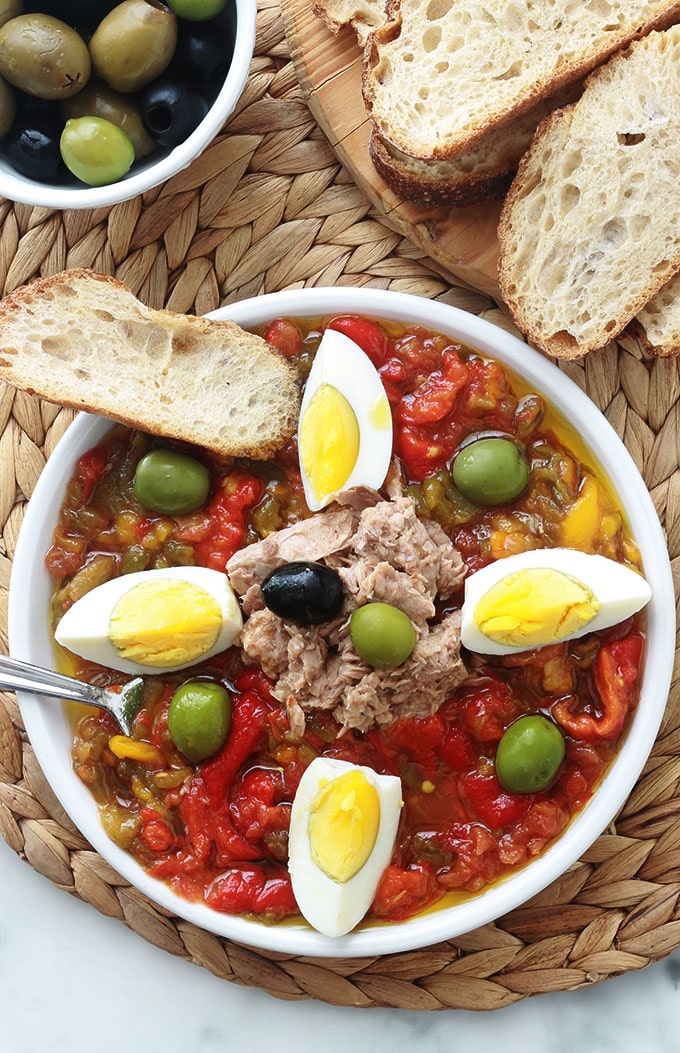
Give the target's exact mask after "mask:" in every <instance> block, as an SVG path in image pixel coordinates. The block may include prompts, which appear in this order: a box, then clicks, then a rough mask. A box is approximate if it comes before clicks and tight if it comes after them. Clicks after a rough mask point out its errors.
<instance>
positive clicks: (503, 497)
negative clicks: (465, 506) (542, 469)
mask: <svg viewBox="0 0 680 1053" xmlns="http://www.w3.org/2000/svg"><path fill="white" fill-rule="evenodd" d="M451 475H452V478H453V482H454V484H455V486H456V489H457V490H458V491H459V492H460V493H461V494H462V495H463V497H465V498H467V500H468V501H472V503H473V504H476V505H503V504H505V503H506V502H508V501H514V500H515V498H517V497H519V495H520V494H521V493H522V492H523V491H524V490H525V488H526V485H527V483H528V482H529V466H528V464H527V462H526V461H525V459H524V457H523V456H522V454H521V453H520V451H519V449H518V447H517V444H516V443H515V442H513V440H512V439H503V438H496V437H491V438H485V439H475V441H474V442H470V443H468V445H467V446H464V447H463V448H462V450H460V452H459V453H457V454H456V456H455V458H454V461H453V467H452V469H451Z"/></svg>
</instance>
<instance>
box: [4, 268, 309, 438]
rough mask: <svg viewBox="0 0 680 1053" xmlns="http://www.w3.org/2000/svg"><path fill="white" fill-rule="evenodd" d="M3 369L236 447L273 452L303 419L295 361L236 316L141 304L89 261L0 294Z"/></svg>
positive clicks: (108, 408) (153, 428) (23, 381)
mask: <svg viewBox="0 0 680 1053" xmlns="http://www.w3.org/2000/svg"><path fill="white" fill-rule="evenodd" d="M0 377H1V378H2V379H4V380H6V381H8V382H9V383H10V384H13V385H14V386H15V387H19V388H21V389H23V390H26V391H30V392H31V393H33V394H38V395H40V396H41V397H43V398H45V399H47V400H48V401H51V402H56V403H60V404H62V405H65V406H73V407H75V408H78V409H85V410H89V411H90V412H95V413H100V414H102V415H103V416H107V417H110V418H111V419H112V420H117V421H122V422H123V423H126V424H130V425H131V426H133V427H138V428H140V429H142V430H145V431H148V432H151V433H152V434H159V435H166V436H168V437H172V438H178V439H182V440H184V441H187V442H192V443H195V444H197V445H200V446H204V447H205V448H207V449H211V450H214V451H216V452H218V453H221V454H225V455H233V456H252V457H269V456H271V455H272V454H273V453H274V452H275V451H276V450H277V449H278V448H280V447H281V446H282V445H283V443H285V441H286V440H287V439H288V438H289V437H290V436H291V435H292V433H293V432H294V430H295V427H296V425H297V416H298V411H299V400H300V390H299V384H298V381H297V376H296V373H295V370H294V369H293V367H292V366H291V364H290V363H289V362H288V361H287V360H286V359H285V358H283V356H281V355H279V354H278V352H276V351H275V350H274V349H273V348H272V347H270V345H268V344H267V343H266V342H265V341H264V340H263V339H262V338H260V337H258V336H254V335H253V334H251V333H248V332H246V331H245V330H243V329H241V328H240V327H239V326H237V325H235V324H234V323H233V322H230V321H215V320H212V319H208V318H198V317H194V316H184V315H179V314H176V313H174V312H172V311H157V310H153V309H151V308H148V307H146V306H145V305H144V304H142V303H141V302H140V301H139V300H137V298H136V297H135V296H134V295H133V294H132V293H131V292H130V290H128V289H127V288H126V287H125V286H124V285H123V284H122V283H120V282H118V281H117V280H116V279H114V278H111V277H108V276H104V275H97V274H94V273H92V272H89V271H86V270H77V271H65V272H62V273H61V274H58V275H55V276H54V277H53V278H48V279H44V280H42V279H41V280H38V281H36V282H34V283H32V284H31V285H28V286H24V287H22V288H21V289H19V290H17V291H16V292H14V293H12V294H10V295H9V296H8V297H6V298H5V299H4V300H3V301H1V302H0Z"/></svg>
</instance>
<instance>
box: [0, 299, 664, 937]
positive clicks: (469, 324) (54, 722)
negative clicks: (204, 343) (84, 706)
mask: <svg viewBox="0 0 680 1053" xmlns="http://www.w3.org/2000/svg"><path fill="white" fill-rule="evenodd" d="M347 312H352V313H356V314H363V315H366V316H369V317H370V316H373V317H376V318H384V319H392V320H396V321H405V322H413V323H418V324H421V325H424V326H426V327H428V328H430V329H433V330H435V331H438V332H441V333H445V334H448V335H449V336H451V337H453V338H454V339H456V340H460V341H461V342H463V343H465V344H467V345H469V346H471V347H473V348H476V349H477V350H478V351H479V352H481V353H482V354H483V355H488V356H490V357H494V358H496V359H498V360H499V361H500V362H501V363H503V364H504V365H506V366H508V367H510V368H511V369H512V370H514V371H515V372H517V373H519V374H521V375H522V376H523V377H524V378H525V379H526V380H527V381H528V383H529V384H530V385H531V387H532V388H533V389H534V390H536V391H538V392H540V393H542V394H543V395H545V396H546V398H547V399H548V400H550V402H552V404H553V405H554V406H555V407H556V408H557V409H558V410H559V411H560V412H561V413H562V414H563V415H564V416H565V417H567V418H568V419H569V420H570V421H571V422H572V424H573V425H574V427H575V428H576V429H577V431H578V432H579V434H580V435H581V436H582V438H583V441H584V442H585V443H586V444H587V446H588V447H590V449H591V450H592V451H593V452H594V453H595V454H596V457H597V459H598V460H599V462H600V464H601V466H602V468H603V470H604V472H605V473H606V475H607V476H608V477H609V479H610V480H611V483H612V485H613V487H614V489H615V490H616V492H617V493H618V495H619V498H620V499H621V501H622V503H623V506H624V508H625V512H626V515H627V517H628V521H629V525H630V529H631V531H632V534H633V536H634V537H635V539H636V541H637V543H638V545H639V547H640V550H641V555H642V560H643V569H644V573H645V576H646V578H647V580H648V581H649V583H650V585H651V587H652V590H653V597H652V600H651V602H650V604H649V606H648V608H647V625H648V641H647V649H646V655H645V661H644V670H643V674H642V687H641V696H640V702H639V705H638V707H637V710H636V712H635V714H634V717H633V720H632V723H631V726H630V729H629V732H628V734H627V736H626V739H625V741H624V742H623V744H622V746H621V750H620V753H619V755H618V757H617V759H616V761H615V763H614V764H613V766H612V767H611V769H610V770H609V772H608V774H607V775H606V777H605V779H604V780H603V782H602V783H601V785H600V786H599V788H598V790H597V792H596V793H595V795H594V796H593V798H592V799H591V801H590V802H589V803H588V805H587V806H586V807H585V809H584V810H583V811H582V812H581V813H580V814H579V815H578V817H577V818H576V819H574V820H573V821H572V822H571V823H570V825H569V826H568V828H567V829H566V830H565V832H564V833H563V834H562V835H561V837H560V838H559V839H558V840H557V841H556V842H555V843H554V844H553V845H551V846H550V847H549V848H548V849H547V850H546V851H545V852H544V853H543V854H542V855H541V856H539V857H538V858H537V859H536V860H534V861H533V862H531V863H530V864H529V865H527V866H526V867H524V868H523V869H522V870H521V871H518V872H516V873H515V874H513V875H511V876H509V877H507V878H505V879H504V880H502V881H500V882H498V883H497V884H494V885H492V886H490V887H489V888H487V889H486V890H485V891H483V892H482V893H480V894H479V895H477V896H476V897H472V898H470V899H468V900H467V901H466V902H463V903H460V904H459V905H456V906H452V907H446V908H445V907H442V908H440V909H435V910H434V911H431V912H429V913H426V914H424V915H422V916H421V917H416V918H413V919H412V920H410V921H407V922H404V923H400V924H396V923H391V924H387V925H386V924H375V925H368V926H367V927H365V928H361V929H359V930H357V931H355V932H352V933H350V934H349V935H347V936H343V937H340V938H337V939H332V938H329V937H326V936H323V935H321V934H320V933H318V932H315V931H313V930H311V929H310V928H308V927H306V926H305V925H304V924H302V923H300V924H290V923H285V924H281V925H278V926H277V925H274V926H271V925H269V926H268V925H264V924H260V923H258V922H254V921H247V920H245V919H243V918H239V917H230V916H228V915H225V914H219V913H217V912H215V911H213V910H211V909H210V908H208V907H206V906H204V905H202V904H198V905H197V904H193V903H189V902H187V901H186V900H184V899H180V898H179V897H177V896H176V895H175V894H174V893H172V892H171V891H170V890H169V888H167V887H166V886H165V885H164V884H162V883H160V882H159V881H157V880H155V879H153V878H150V877H149V876H148V875H147V874H145V873H144V871H143V870H142V869H141V867H140V866H139V865H138V864H137V863H136V862H135V861H134V860H133V859H132V857H131V856H129V855H128V854H127V853H125V852H124V851H122V850H121V849H119V848H118V847H117V846H116V845H115V844H114V843H113V842H112V841H110V840H109V839H108V837H107V836H106V835H105V834H104V831H103V829H102V827H101V825H100V822H99V819H98V817H97V808H96V805H95V803H94V801H93V799H92V797H91V796H90V793H89V792H88V790H87V789H86V788H85V787H84V785H83V784H82V783H81V782H80V780H79V779H78V778H77V777H76V775H75V774H74V772H73V770H72V767H71V760H70V747H71V732H70V730H69V727H68V724H67V721H66V717H65V714H64V712H63V708H62V706H61V705H60V704H59V703H58V702H50V701H46V700H45V699H40V698H38V697H37V696H33V695H31V694H28V693H20V695H19V701H20V706H21V713H22V716H23V719H24V721H25V725H26V730H27V732H28V735H29V737H30V740H31V743H32V745H33V748H34V749H35V752H36V755H37V758H38V761H39V763H40V765H41V766H42V769H43V771H44V773H45V775H46V776H47V778H48V780H49V782H50V783H51V785H52V787H53V789H54V790H55V792H56V794H57V796H58V798H59V800H60V801H61V803H62V804H63V806H64V808H65V809H66V811H67V812H68V813H69V814H70V816H71V818H72V819H73V821H74V823H75V824H76V825H77V826H78V828H79V829H80V830H81V831H82V833H83V834H84V835H85V837H86V838H87V839H88V840H89V841H90V843H91V844H92V845H93V846H94V847H95V848H96V849H97V851H98V852H99V853H100V854H101V855H102V856H103V857H104V858H105V859H106V860H108V862H109V863H110V864H111V865H112V866H113V867H114V868H115V869H116V870H117V871H118V872H119V873H120V874H121V875H122V876H123V877H124V878H126V879H127V880H128V881H130V882H131V883H132V884H133V885H135V886H136V887H137V888H138V889H140V890H141V891H142V892H144V893H145V894H146V895H147V896H148V897H149V898H150V899H151V900H154V901H155V902H156V903H158V904H160V905H161V906H162V907H164V908H165V909H166V910H169V911H171V912H172V913H174V914H176V915H178V916H179V917H182V918H185V919H187V920H189V921H191V922H194V923H195V924H196V925H198V926H200V927H202V928H203V929H206V930H208V931H210V932H213V933H216V934H218V935H221V936H226V937H229V938H231V939H233V940H236V941H239V942H242V943H245V944H248V945H250V946H253V947H260V948H267V949H270V950H275V951H282V952H285V953H289V954H304V955H312V956H316V957H356V956H362V955H376V954H388V953H393V952H398V951H404V950H409V949H413V948H416V947H422V946H427V945H430V944H433V943H437V942H438V941H440V940H444V939H449V938H454V937H456V936H459V935H461V934H462V933H465V932H469V931H471V930H472V929H475V928H477V927H478V926H480V925H484V924H486V923H488V922H490V921H493V920H494V919H496V918H499V917H500V916H501V915H503V914H505V913H507V912H508V911H510V910H512V909H514V908H516V907H518V906H519V905H520V904H521V903H523V902H525V901H526V900H527V899H529V898H530V897H531V896H533V895H535V894H536V893H538V892H539V891H540V890H541V889H543V888H544V887H545V886H546V885H548V884H550V882H552V881H553V880H555V879H556V878H557V877H558V876H559V875H560V874H561V873H563V872H564V871H565V870H566V869H567V868H568V867H569V866H570V865H571V864H572V863H574V862H575V861H576V860H577V859H579V858H580V856H581V855H582V854H583V852H584V851H585V850H586V849H587V848H588V847H589V845H591V844H592V842H593V841H594V840H595V839H596V838H597V837H598V836H599V835H600V833H601V832H602V831H603V830H604V829H605V827H606V826H607V825H608V824H609V823H610V821H611V820H612V819H613V818H614V816H615V815H616V813H617V812H618V811H619V810H620V808H621V807H622V805H623V804H624V802H625V800H626V798H627V797H628V795H629V793H630V791H631V789H632V788H633V786H634V784H635V782H636V780H637V778H638V775H639V774H640V772H641V770H642V767H643V765H644V763H645V760H646V758H647V756H648V754H649V751H650V750H651V748H652V745H653V743H654V739H655V737H656V733H657V730H658V727H659V723H660V721H661V717H662V714H663V711H664V708H665V705H666V700H667V694H668V688H669V685H670V679H671V670H672V666H673V655H674V650H675V599H674V591H673V584H672V578H671V571H670V564H669V559H668V554H667V549H666V544H665V540H664V537H663V533H662V531H661V528H660V525H659V521H658V518H657V515H656V512H655V509H654V506H653V504H652V501H651V499H650V496H649V494H648V492H647V489H646V487H645V485H644V483H643V481H642V479H641V477H640V475H639V474H638V472H637V470H636V468H635V465H634V463H633V461H632V459H631V457H630V455H629V454H628V452H627V450H626V449H625V447H624V446H623V445H622V443H621V442H620V440H619V439H618V437H617V435H616V434H615V432H614V431H613V430H612V428H611V427H610V425H609V424H608V423H607V421H606V420H605V418H604V417H603V416H602V415H601V413H600V412H599V411H598V410H597V409H596V407H595V406H594V404H593V403H592V402H591V401H590V400H589V399H588V398H587V396H586V395H584V394H583V392H582V391H581V390H580V389H579V388H578V387H577V386H576V385H575V384H574V383H573V382H572V381H570V380H569V379H568V378H567V377H566V376H565V375H564V374H563V373H562V372H560V370H558V369H557V367H556V366H555V365H554V364H553V363H551V362H549V361H548V360H547V359H545V358H543V357H542V356H541V355H539V354H538V353H537V352H536V351H534V350H532V349H531V348H529V347H527V346H526V345H525V344H523V343H521V342H520V341H519V340H518V339H516V338H515V337H513V336H511V335H509V334H508V333H507V332H505V331H504V330H502V329H500V328H497V327H496V326H494V325H492V324H490V323H489V322H486V321H483V320H481V319H479V318H477V317H475V316H473V315H469V314H465V313H464V312H462V311H459V310H457V309H455V308H453V307H449V306H447V305H444V304H440V303H433V302H431V301H428V300H425V299H420V298H418V297H414V296H409V295H403V294H400V293H392V292H385V291H381V290H374V289H343V288H334V289H303V290H299V291H294V292H280V293H273V294H270V295H266V296H261V297H257V298H254V299H251V300H246V301H244V302H242V303H239V304H233V305H231V306H229V307H228V308H224V309H221V310H220V311H217V312H215V317H229V318H233V319H234V320H235V321H237V322H238V323H239V324H241V325H242V326H244V327H245V328H249V327H255V326H258V325H260V324H262V323H265V322H267V321H269V320H270V319H272V318H275V317H295V316H298V317H304V316H308V317H320V316H325V315H328V314H333V313H347ZM109 427H110V422H107V421H105V420H102V419H101V418H98V417H94V416H91V415H87V414H81V415H80V416H79V417H78V418H77V419H76V421H75V422H74V423H73V425H72V426H71V427H70V428H69V429H68V431H67V432H66V434H65V435H64V437H63V439H62V440H61V442H60V443H59V445H58V446H57V449H56V450H55V452H54V453H53V455H52V456H51V458H50V459H49V461H48V463H47V466H46V468H45V470H44V471H43V474H42V476H41V478H40V479H39V481H38V485H37V487H36V490H35V493H34V495H33V497H32V499H31V501H30V503H29V506H28V509H27V512H26V516H25V519H24V523H23V527H22V530H21V533H20V536H19V541H18V545H17V550H16V555H15V557H14V563H13V569H12V577H11V586H10V604H9V633H10V637H9V638H10V648H11V652H12V654H13V655H15V656H16V657H18V658H23V659H25V660H28V661H30V662H34V663H38V664H42V665H48V666H52V665H53V654H52V646H51V640H50V634H49V631H48V626H47V610H48V603H49V597H50V592H51V585H50V581H49V578H48V575H47V572H46V571H45V569H44V565H43V559H42V557H43V554H44V553H45V552H46V551H47V549H48V547H49V544H50V541H51V534H52V530H53V527H54V524H55V522H56V519H57V517H58V512H59V506H60V503H61V500H62V495H63V493H64V489H65V486H66V483H67V481H68V479H69V478H70V476H71V473H72V470H73V465H74V462H75V460H76V458H77V457H78V455H79V454H81V453H82V452H83V451H85V450H86V449H88V448H89V447H90V446H92V445H93V444H95V443H96V442H97V440H98V439H99V438H100V437H101V436H102V435H103V434H104V433H105V432H106V431H107V429H108V428H109Z"/></svg>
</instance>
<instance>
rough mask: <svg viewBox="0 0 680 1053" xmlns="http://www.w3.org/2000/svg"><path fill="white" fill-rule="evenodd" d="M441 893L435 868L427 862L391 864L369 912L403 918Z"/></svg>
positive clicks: (392, 918)
mask: <svg viewBox="0 0 680 1053" xmlns="http://www.w3.org/2000/svg"><path fill="white" fill-rule="evenodd" d="M441 894H442V893H441V890H440V889H439V886H438V884H437V877H436V874H435V871H434V868H433V867H432V866H430V865H429V864H428V863H414V864H412V865H411V866H408V867H403V866H397V865H396V864H390V865H389V866H388V867H386V868H385V870H384V871H383V873H382V876H381V878H380V882H379V884H378V887H377V889H376V893H375V896H374V899H373V904H372V906H371V911H370V913H371V915H372V916H373V917H375V918H383V919H385V920H387V919H389V920H390V921H404V920H405V919H406V918H410V917H411V916H412V915H413V914H415V913H416V912H418V911H421V910H423V909H424V908H425V907H427V906H429V905H430V904H432V903H434V902H436V900H438V899H439V898H440V896H441Z"/></svg>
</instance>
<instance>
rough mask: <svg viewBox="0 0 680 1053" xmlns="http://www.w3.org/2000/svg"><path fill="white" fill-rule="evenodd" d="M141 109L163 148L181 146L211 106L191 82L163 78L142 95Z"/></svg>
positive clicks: (152, 135)
mask: <svg viewBox="0 0 680 1053" xmlns="http://www.w3.org/2000/svg"><path fill="white" fill-rule="evenodd" d="M140 109H141V113H142V120H143V121H144V126H145V128H146V130H147V131H148V133H149V135H150V136H151V137H152V138H153V139H155V140H156V142H157V143H158V144H159V145H160V146H177V145H178V144H179V143H181V142H184V140H185V139H186V138H187V136H189V135H191V133H192V132H193V131H194V129H195V128H197V127H198V125H199V124H200V123H201V121H202V120H203V118H204V117H205V115H206V113H207V112H208V109H209V105H208V102H207V100H206V99H205V98H204V97H203V95H202V94H201V93H200V91H198V90H197V89H196V88H194V87H192V86H191V85H190V84H188V83H187V82H181V81H174V80H172V78H170V77H161V78H160V79H159V80H157V81H156V82H155V83H154V84H152V85H151V86H150V87H149V88H147V89H146V91H145V92H144V93H143V94H142V99H141V104H140Z"/></svg>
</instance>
